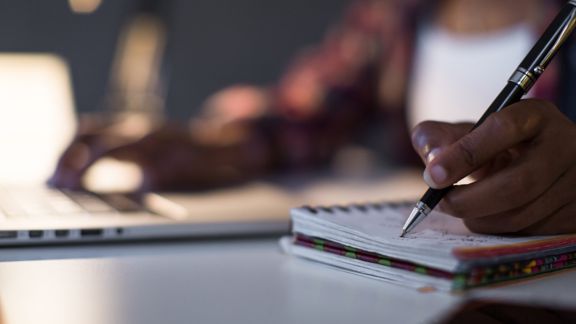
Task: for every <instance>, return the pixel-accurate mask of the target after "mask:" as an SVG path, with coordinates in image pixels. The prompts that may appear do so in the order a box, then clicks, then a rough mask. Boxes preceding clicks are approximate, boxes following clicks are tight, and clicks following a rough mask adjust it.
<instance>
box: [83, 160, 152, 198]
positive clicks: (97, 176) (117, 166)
mask: <svg viewBox="0 0 576 324" xmlns="http://www.w3.org/2000/svg"><path fill="white" fill-rule="evenodd" d="M141 185H142V170H141V169H140V167H138V165H136V164H134V163H130V162H122V161H118V160H116V159H111V158H104V159H101V160H98V162H96V164H94V165H93V166H92V167H90V168H89V169H88V171H87V172H86V175H85V176H84V186H85V187H86V189H89V190H90V191H94V192H113V191H114V192H130V191H135V190H137V189H138V188H139V187H140V186H141Z"/></svg>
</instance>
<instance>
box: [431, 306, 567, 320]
mask: <svg viewBox="0 0 576 324" xmlns="http://www.w3.org/2000/svg"><path fill="white" fill-rule="evenodd" d="M440 323H442V324H457V323H467V324H476V323H482V324H496V323H522V324H532V323H534V324H537V323H547V324H556V323H558V324H567V323H576V309H565V308H564V309H563V308H553V307H543V306H534V305H525V304H513V303H505V302H496V301H470V302H468V303H466V304H464V305H463V306H462V307H460V308H459V309H457V310H456V311H455V312H453V313H451V314H450V315H449V316H448V317H447V318H446V319H445V320H443V321H440Z"/></svg>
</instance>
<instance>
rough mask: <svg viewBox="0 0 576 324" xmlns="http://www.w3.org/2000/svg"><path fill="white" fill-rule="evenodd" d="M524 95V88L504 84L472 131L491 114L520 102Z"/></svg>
mask: <svg viewBox="0 0 576 324" xmlns="http://www.w3.org/2000/svg"><path fill="white" fill-rule="evenodd" d="M525 93H526V92H525V91H524V88H522V87H521V86H520V85H518V84H516V83H514V82H511V81H508V84H506V86H505V87H504V89H502V91H500V93H499V94H498V96H497V97H496V99H494V101H492V103H491V104H490V107H488V109H486V111H485V112H484V114H483V115H482V117H480V119H479V120H478V122H476V124H475V125H474V127H473V128H472V129H476V127H478V126H480V124H482V123H483V122H484V121H485V120H486V118H488V116H490V115H491V114H493V113H495V112H498V111H500V110H502V109H504V108H506V107H508V106H510V105H511V104H513V103H515V102H518V101H520V99H522V96H524V94H525Z"/></svg>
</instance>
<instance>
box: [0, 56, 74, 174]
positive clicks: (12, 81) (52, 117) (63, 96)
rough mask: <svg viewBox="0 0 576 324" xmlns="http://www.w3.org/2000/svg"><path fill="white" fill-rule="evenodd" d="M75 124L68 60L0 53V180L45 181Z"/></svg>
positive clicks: (72, 132) (69, 138) (67, 141)
mask: <svg viewBox="0 0 576 324" xmlns="http://www.w3.org/2000/svg"><path fill="white" fill-rule="evenodd" d="M75 128H76V121H75V118H74V103H73V95H72V86H71V84H70V74H69V71H68V66H67V64H66V63H65V62H64V61H63V60H62V59H61V58H59V57H57V56H55V55H51V54H0V156H1V157H2V161H1V164H0V165H1V166H2V167H1V168H0V183H1V184H6V183H18V184H38V183H44V182H45V181H46V179H48V177H49V176H50V175H51V174H52V171H53V170H54V167H55V165H56V161H57V159H58V157H59V156H60V154H61V152H62V151H63V150H64V148H65V147H66V146H67V145H68V143H69V142H70V140H71V139H72V136H73V134H74V131H75Z"/></svg>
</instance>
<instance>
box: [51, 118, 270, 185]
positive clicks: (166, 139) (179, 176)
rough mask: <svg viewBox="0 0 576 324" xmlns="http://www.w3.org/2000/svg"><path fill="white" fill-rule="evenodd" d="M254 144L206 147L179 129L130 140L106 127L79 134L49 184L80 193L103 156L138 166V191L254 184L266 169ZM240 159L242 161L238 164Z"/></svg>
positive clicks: (258, 145)
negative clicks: (140, 176) (109, 130)
mask: <svg viewBox="0 0 576 324" xmlns="http://www.w3.org/2000/svg"><path fill="white" fill-rule="evenodd" d="M263 150H264V148H262V145H261V143H259V142H258V141H257V140H252V141H243V142H240V143H236V144H229V145H218V146H215V145H204V144H202V143H199V142H198V141H196V140H194V138H193V137H191V136H190V133H189V131H188V130H187V129H186V128H184V127H180V126H178V125H165V126H163V127H161V128H159V129H157V130H155V131H153V132H152V133H150V134H149V135H147V136H145V137H143V138H141V139H138V140H130V139H126V138H122V136H119V135H116V134H113V133H110V132H108V131H106V129H105V128H102V129H94V130H89V131H84V132H82V133H81V134H79V135H77V136H76V138H75V139H74V140H73V141H72V143H71V144H70V145H69V147H68V148H67V149H66V151H65V152H64V153H63V154H62V156H61V158H60V160H59V161H58V164H57V167H56V170H55V171H54V174H53V176H52V178H51V179H50V180H49V183H48V184H49V185H50V186H53V187H57V188H63V189H71V190H84V189H85V188H84V185H83V177H84V175H85V174H86V172H87V170H88V169H89V168H90V167H91V166H92V165H93V164H94V163H96V162H97V161H99V160H100V159H102V158H104V157H108V158H114V159H117V160H120V161H126V162H132V163H135V164H136V165H138V166H139V167H140V168H141V170H142V173H143V183H142V186H141V187H140V188H138V190H139V191H142V192H147V191H161V190H169V191H180V190H204V189H210V188H216V187H222V186H226V185H232V184H237V183H241V182H243V181H246V180H247V179H252V178H254V177H256V176H258V175H260V174H261V172H262V170H265V169H266V166H265V165H264V164H265V163H266V161H265V159H264V158H263V157H262V151H263ZM238 157H246V158H244V159H240V158H238Z"/></svg>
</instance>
